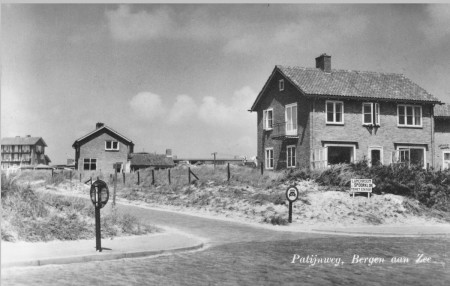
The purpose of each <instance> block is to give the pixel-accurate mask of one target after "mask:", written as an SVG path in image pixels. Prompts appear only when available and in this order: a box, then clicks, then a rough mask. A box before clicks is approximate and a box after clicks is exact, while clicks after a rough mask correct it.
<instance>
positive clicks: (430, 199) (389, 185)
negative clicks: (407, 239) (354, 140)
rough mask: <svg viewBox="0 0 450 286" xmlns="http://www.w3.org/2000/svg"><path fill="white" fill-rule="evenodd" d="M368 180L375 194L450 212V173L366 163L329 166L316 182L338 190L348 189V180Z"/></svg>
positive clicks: (398, 165)
mask: <svg viewBox="0 0 450 286" xmlns="http://www.w3.org/2000/svg"><path fill="white" fill-rule="evenodd" d="M354 178H370V179H372V180H373V183H374V184H375V185H376V188H375V189H373V192H374V193H375V194H381V193H390V194H395V195H402V196H407V197H410V198H413V199H416V200H418V201H419V202H420V203H422V204H424V205H425V206H427V207H429V208H434V209H437V210H441V211H450V170H444V171H435V170H425V169H423V168H421V167H417V166H415V167H407V166H405V165H401V164H393V165H390V166H386V165H378V166H373V167H369V166H368V164H367V162H366V161H360V162H357V163H354V164H339V165H333V166H331V167H330V168H328V169H326V170H324V171H323V172H321V173H320V174H319V175H318V176H317V178H316V181H317V182H318V183H319V184H321V185H325V186H334V187H336V188H337V189H338V190H348V189H349V188H350V179H354Z"/></svg>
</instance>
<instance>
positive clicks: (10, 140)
mask: <svg viewBox="0 0 450 286" xmlns="http://www.w3.org/2000/svg"><path fill="white" fill-rule="evenodd" d="M1 144H2V149H1V152H2V160H1V164H2V169H8V168H11V167H20V166H36V165H39V164H43V165H48V164H49V163H50V162H51V160H50V158H49V157H48V156H47V155H45V147H47V144H46V143H45V141H44V139H42V137H31V136H30V135H27V136H25V137H20V136H16V137H5V138H2V140H1Z"/></svg>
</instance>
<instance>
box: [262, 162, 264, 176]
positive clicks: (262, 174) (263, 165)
mask: <svg viewBox="0 0 450 286" xmlns="http://www.w3.org/2000/svg"><path fill="white" fill-rule="evenodd" d="M261 175H264V163H263V162H261Z"/></svg>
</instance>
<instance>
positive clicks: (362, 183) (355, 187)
mask: <svg viewBox="0 0 450 286" xmlns="http://www.w3.org/2000/svg"><path fill="white" fill-rule="evenodd" d="M350 187H351V189H350V191H351V192H352V193H371V192H372V188H375V187H376V185H375V184H373V183H372V179H351V186H350Z"/></svg>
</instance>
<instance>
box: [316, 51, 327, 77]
mask: <svg viewBox="0 0 450 286" xmlns="http://www.w3.org/2000/svg"><path fill="white" fill-rule="evenodd" d="M316 68H318V69H321V70H323V71H324V72H326V73H330V72H331V56H329V55H327V54H325V53H324V54H321V55H320V56H318V57H317V58H316Z"/></svg>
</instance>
